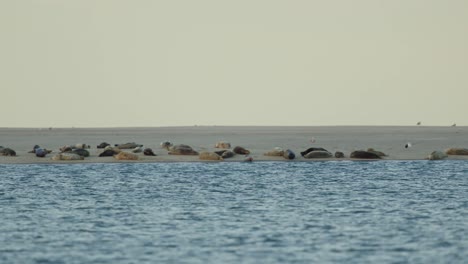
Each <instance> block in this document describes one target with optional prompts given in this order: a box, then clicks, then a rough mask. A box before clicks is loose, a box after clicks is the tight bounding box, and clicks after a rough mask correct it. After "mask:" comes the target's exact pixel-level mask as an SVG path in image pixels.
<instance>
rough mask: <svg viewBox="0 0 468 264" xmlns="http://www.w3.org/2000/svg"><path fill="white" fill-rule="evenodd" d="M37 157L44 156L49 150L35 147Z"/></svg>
mask: <svg viewBox="0 0 468 264" xmlns="http://www.w3.org/2000/svg"><path fill="white" fill-rule="evenodd" d="M35 154H36V157H39V158H44V157H45V156H46V155H47V151H46V150H45V149H43V148H41V147H39V148H36V149H35Z"/></svg>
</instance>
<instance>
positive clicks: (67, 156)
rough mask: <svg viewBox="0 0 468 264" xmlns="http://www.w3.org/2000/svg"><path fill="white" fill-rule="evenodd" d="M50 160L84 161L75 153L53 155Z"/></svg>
mask: <svg viewBox="0 0 468 264" xmlns="http://www.w3.org/2000/svg"><path fill="white" fill-rule="evenodd" d="M52 160H84V157H82V156H80V155H78V154H75V153H59V154H57V155H54V156H53V157H52Z"/></svg>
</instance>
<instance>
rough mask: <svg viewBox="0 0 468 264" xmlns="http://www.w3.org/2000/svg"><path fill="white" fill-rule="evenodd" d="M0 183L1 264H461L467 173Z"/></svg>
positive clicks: (340, 167) (194, 166) (333, 167)
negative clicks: (338, 263) (339, 263)
mask: <svg viewBox="0 0 468 264" xmlns="http://www.w3.org/2000/svg"><path fill="white" fill-rule="evenodd" d="M0 173H1V176H0V177H1V181H0V214H1V224H0V263H337V262H341V263H468V162H466V161H440V162H430V161H377V162H367V161H365V162H364V161H363V162H353V161H336V162H335V161H327V162H254V163H243V162H222V163H151V164H149V163H138V164H135V163H118V164H67V165H65V164H55V165H54V164H42V165H39V164H38V165H0Z"/></svg>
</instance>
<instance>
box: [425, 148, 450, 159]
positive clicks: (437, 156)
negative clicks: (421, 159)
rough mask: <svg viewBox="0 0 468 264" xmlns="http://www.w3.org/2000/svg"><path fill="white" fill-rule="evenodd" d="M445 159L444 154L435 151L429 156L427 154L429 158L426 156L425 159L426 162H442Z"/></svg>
mask: <svg viewBox="0 0 468 264" xmlns="http://www.w3.org/2000/svg"><path fill="white" fill-rule="evenodd" d="M447 157H448V156H447V154H445V153H444V152H442V151H439V150H436V151H433V152H432V153H431V154H429V156H427V159H428V160H442V159H445V158H447Z"/></svg>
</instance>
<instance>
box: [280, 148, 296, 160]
mask: <svg viewBox="0 0 468 264" xmlns="http://www.w3.org/2000/svg"><path fill="white" fill-rule="evenodd" d="M295 157H296V154H294V152H293V151H292V150H290V149H287V150H285V151H284V154H283V158H285V159H288V160H292V159H294V158H295Z"/></svg>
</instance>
